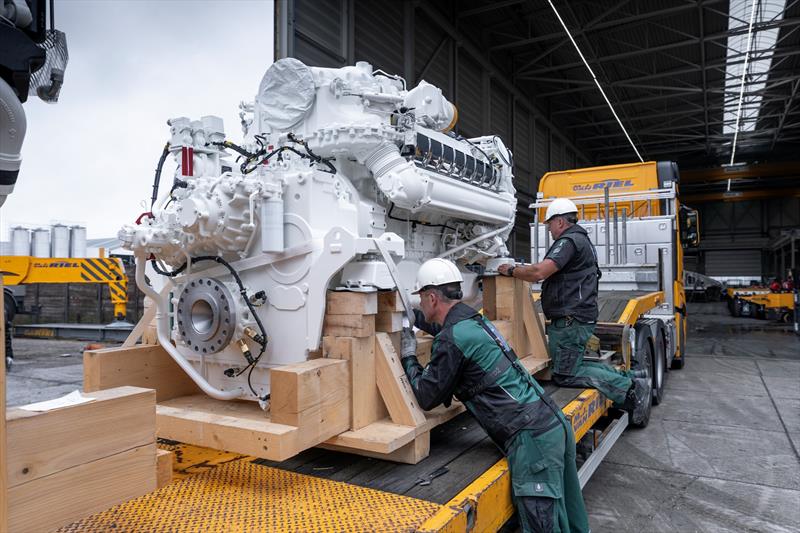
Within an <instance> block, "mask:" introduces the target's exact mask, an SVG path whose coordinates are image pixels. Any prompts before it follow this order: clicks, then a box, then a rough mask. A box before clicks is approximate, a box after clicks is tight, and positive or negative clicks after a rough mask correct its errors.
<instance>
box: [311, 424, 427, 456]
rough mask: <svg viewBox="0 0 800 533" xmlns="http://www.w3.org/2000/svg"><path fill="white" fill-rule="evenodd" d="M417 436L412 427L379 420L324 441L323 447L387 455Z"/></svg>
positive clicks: (349, 451)
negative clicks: (336, 447)
mask: <svg viewBox="0 0 800 533" xmlns="http://www.w3.org/2000/svg"><path fill="white" fill-rule="evenodd" d="M416 436H417V432H416V428H415V427H414V426H403V425H401V424H395V423H394V422H392V421H391V420H390V419H388V418H386V419H384V420H379V421H378V422H373V423H372V424H370V425H368V426H366V427H363V428H361V429H357V430H355V431H345V432H343V433H340V434H339V435H337V436H335V437H333V438H331V439H328V440H326V441H325V443H324V444H325V446H323V447H327V446H328V445H331V446H338V447H339V448H342V449H345V448H346V450H344V451H347V452H348V453H359V452H360V451H369V452H373V453H379V454H389V453H392V452H394V451H396V450H399V449H400V448H402V447H403V446H405V445H406V444H408V443H409V442H411V441H413V440H414V438H415V437H416Z"/></svg>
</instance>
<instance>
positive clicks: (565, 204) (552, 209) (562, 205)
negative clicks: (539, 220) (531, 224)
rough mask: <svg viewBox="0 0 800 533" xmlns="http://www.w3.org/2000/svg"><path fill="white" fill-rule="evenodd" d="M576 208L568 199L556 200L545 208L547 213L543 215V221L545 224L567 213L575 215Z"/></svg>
mask: <svg viewBox="0 0 800 533" xmlns="http://www.w3.org/2000/svg"><path fill="white" fill-rule="evenodd" d="M577 212H578V206H577V205H575V202H573V201H572V200H570V199H569V198H556V199H555V200H553V202H552V203H551V204H550V205H548V206H547V213H545V215H544V221H545V222H547V221H549V220H550V219H551V218H553V217H554V216H556V215H566V214H567V213H577Z"/></svg>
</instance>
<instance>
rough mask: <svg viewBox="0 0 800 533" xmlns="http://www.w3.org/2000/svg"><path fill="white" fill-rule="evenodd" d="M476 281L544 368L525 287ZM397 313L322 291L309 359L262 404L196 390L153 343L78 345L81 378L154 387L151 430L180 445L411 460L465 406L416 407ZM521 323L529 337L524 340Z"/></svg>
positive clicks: (355, 295)
mask: <svg viewBox="0 0 800 533" xmlns="http://www.w3.org/2000/svg"><path fill="white" fill-rule="evenodd" d="M507 279H508V280H509V281H511V282H512V283H513V282H514V280H511V279H510V278H507ZM484 283H485V285H487V286H488V287H489V290H488V291H487V293H486V296H485V297H484V299H485V301H489V302H490V304H491V305H490V308H491V313H492V315H493V317H497V318H499V320H498V321H497V324H498V327H499V328H500V330H501V331H503V332H504V333H505V334H507V335H508V336H509V339H513V340H512V345H514V346H515V347H516V346H517V345H518V346H520V347H523V349H522V350H518V351H519V353H520V354H524V356H523V364H525V365H526V367H528V368H529V369H530V370H531V371H533V372H536V371H540V370H542V369H543V368H545V367H546V364H547V361H546V358H545V357H543V356H546V348H544V341H543V338H544V337H543V334H542V333H541V327H540V325H539V324H538V320H537V318H536V314H535V313H534V310H533V305H532V300H531V299H530V291H529V290H528V292H527V294H523V292H522V291H524V290H526V289H527V287H526V286H525V285H522V284H520V285H518V286H514V287H512V290H511V291H510V292H509V291H508V290H507V287H506V283H507V282H506V281H502V280H499V279H498V280H497V281H495V279H494V278H491V279H487V280H486V281H485V282H484ZM520 283H522V282H520ZM517 289H518V290H517ZM515 290H516V292H515ZM487 298H488V300H487ZM509 298H510V299H509ZM526 306H527V308H529V309H528V311H525V309H526ZM488 309H489V308H487V310H488ZM402 318H403V307H402V302H401V300H400V298H399V296H398V295H397V293H396V292H380V293H377V292H372V293H359V292H338V291H330V292H329V293H328V298H327V307H326V315H325V321H324V325H323V333H322V342H321V346H320V349H319V350H318V351H317V352H315V353H313V354H311V358H310V359H309V360H308V361H305V362H303V363H298V364H292V365H286V366H282V367H280V368H277V369H273V370H272V372H271V376H270V383H271V390H270V406H269V409H268V411H266V412H265V411H262V410H261V408H260V407H259V406H258V405H257V404H256V403H255V402H250V401H232V402H225V401H218V400H214V399H212V398H209V397H207V396H205V395H203V394H202V393H201V392H200V391H199V389H198V388H197V386H196V385H195V384H194V383H193V382H192V381H191V380H190V379H189V378H188V377H187V376H186V375H185V374H184V373H183V372H182V371H181V370H180V368H179V367H178V366H177V364H176V363H174V361H172V359H171V358H170V356H169V355H168V354H167V353H166V352H165V351H164V350H163V349H162V348H161V347H160V346H158V345H137V346H130V347H124V348H112V349H106V350H95V351H87V352H86V353H85V354H84V384H85V385H84V386H85V388H86V390H87V391H92V390H101V389H105V388H108V387H114V386H119V385H122V384H128V385H136V386H146V387H151V388H154V389H156V391H157V399H158V405H157V408H156V410H157V433H158V436H159V437H163V438H168V439H172V440H177V441H181V442H185V443H188V444H195V445H199V446H207V447H210V448H216V449H222V450H227V451H232V452H237V453H243V454H248V455H253V456H256V457H261V458H265V459H270V460H274V461H282V460H285V459H288V458H290V457H292V456H294V455H296V454H298V453H300V452H302V451H303V450H306V449H308V448H310V447H314V446H320V447H324V448H327V449H333V450H338V451H344V452H348V453H355V454H360V455H366V456H369V457H376V458H381V459H387V460H392V461H397V462H403V463H411V464H415V463H417V462H419V461H420V460H422V459H424V458H425V457H427V455H428V453H429V450H430V431H431V429H433V428H434V427H436V426H437V425H439V424H442V423H444V422H446V421H447V420H450V419H451V418H453V417H454V416H456V415H457V414H459V413H461V412H462V411H463V410H464V407H463V406H462V405H461V404H460V403H458V402H455V403H454V404H453V405H451V406H450V407H449V408H444V407H439V408H437V409H434V410H432V411H427V412H426V411H423V410H422V409H421V408H420V406H419V404H418V403H417V400H416V398H415V396H414V393H413V390H412V389H411V386H410V384H409V382H408V378H407V377H406V375H405V372H404V370H403V368H402V366H401V364H400V357H399V355H398V353H399V343H400V331H401V329H402ZM526 318H528V319H529V320H527V321H526V320H525V319H526ZM526 328H527V329H526ZM536 328H539V329H536ZM137 329H138V330H139V331H145V330H144V328H138V327H137ZM529 330H530V331H533V332H534V334H535V335H538V337H537V338H536V339H533V340H530V339H528V336H529V333H528V331H529ZM148 337H150V338H152V336H151V335H148ZM126 344H130V343H126ZM431 344H432V338H430V337H424V336H423V337H421V338H420V340H419V343H418V348H417V350H418V355H419V357H420V360H421V361H422V362H423V364H424V363H425V362H427V360H429V359H430V349H431ZM536 350H539V351H536ZM542 350H543V351H542Z"/></svg>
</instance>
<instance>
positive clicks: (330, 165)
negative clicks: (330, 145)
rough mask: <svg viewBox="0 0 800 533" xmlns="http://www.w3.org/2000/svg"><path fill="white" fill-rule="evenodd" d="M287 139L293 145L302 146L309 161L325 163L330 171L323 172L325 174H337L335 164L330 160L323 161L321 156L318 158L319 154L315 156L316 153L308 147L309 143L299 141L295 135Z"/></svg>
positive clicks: (290, 134)
mask: <svg viewBox="0 0 800 533" xmlns="http://www.w3.org/2000/svg"><path fill="white" fill-rule="evenodd" d="M287 137H288V139H289V140H290V141H292V142H293V143H297V144H299V145H300V146H302V147H303V148H305V150H306V153H307V154H308V157H309V159H311V160H312V161H314V162H315V163H323V164H324V165H326V166H327V167H328V170H327V171H325V170H323V172H328V173H330V174H336V167H335V166H333V163H331V162H330V161H329V160H328V159H323V158H321V157H320V156H318V155H317V154H315V153H314V152H312V151H311V148H309V147H308V143H306V142H305V141H304V140H302V139H298V138H297V137H295V135H294V133H289V134H288V136H287ZM320 170H322V169H320Z"/></svg>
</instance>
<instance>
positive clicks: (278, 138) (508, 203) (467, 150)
mask: <svg viewBox="0 0 800 533" xmlns="http://www.w3.org/2000/svg"><path fill="white" fill-rule="evenodd" d="M240 107H241V113H240V116H241V117H242V127H243V130H244V141H243V142H242V143H241V144H234V143H233V142H231V141H230V140H226V135H225V132H224V128H223V124H222V120H221V119H220V118H217V117H213V116H206V117H202V118H201V119H200V120H190V119H188V118H184V117H181V118H174V119H171V120H170V121H168V124H169V126H170V134H171V137H170V141H169V144H168V145H167V146H166V147H165V151H164V156H163V157H162V160H161V162H160V165H159V168H160V167H161V165H163V162H164V159H165V158H166V157H167V156H168V155H172V156H173V157H174V158H175V160H176V162H177V163H178V168H177V170H176V175H175V178H174V182H173V186H172V190H171V191H170V194H169V197H168V198H167V199H166V202H165V204H164V205H163V206H162V207H160V208H156V209H153V213H148V214H147V216H143V217H140V221H139V222H140V223H139V224H137V225H128V226H125V227H123V229H122V230H120V232H119V237H120V239H122V241H123V243H124V245H125V246H126V247H127V248H129V249H131V250H133V251H134V253H135V255H136V258H137V273H136V281H137V284H138V286H139V287H140V288H141V289H142V290H143V291H144V292H145V293H146V294H147V295H148V296H149V297H151V298H152V299H153V300H154V301H155V304H156V306H157V309H158V314H157V326H158V338H159V342H160V344H161V345H162V346H164V348H165V349H166V350H167V351H168V352H169V353H170V355H171V356H172V357H173V358H174V359H175V360H176V362H178V364H180V365H181V367H182V368H183V369H184V370H185V371H186V372H187V373H188V374H189V375H190V376H191V377H192V378H193V379H194V380H195V381H196V382H197V383H198V385H200V386H201V388H202V389H203V390H204V391H205V392H206V393H207V394H209V395H211V396H213V397H215V398H219V399H234V398H242V399H251V400H256V399H262V400H263V399H264V398H266V397H267V395H268V394H269V390H270V389H269V369H270V368H273V367H276V366H280V365H285V364H289V363H297V362H302V361H304V360H306V359H307V357H308V354H309V352H310V351H314V350H317V349H318V347H319V345H320V340H321V332H322V323H323V317H324V313H325V301H326V293H327V291H328V290H329V289H334V290H335V289H344V290H354V291H375V290H393V289H396V288H397V289H400V291H401V293H402V295H403V296H404V297H405V298H404V299H405V301H406V302H408V301H409V292H408V291H409V290H410V288H411V287H412V284H413V280H414V278H415V276H416V272H417V269H418V268H419V265H420V264H421V263H422V262H423V261H425V260H427V259H430V258H432V257H446V258H449V259H452V260H453V261H455V262H456V264H458V265H459V268H461V269H462V270H463V273H464V279H465V283H464V293H465V299H466V300H467V301H470V300H471V301H472V302H477V301H478V300H479V298H480V296H479V294H478V289H477V274H476V273H475V272H476V270H479V268H475V267H474V266H471V267H470V268H467V265H479V266H483V265H486V263H487V261H490V260H493V259H494V258H497V257H503V256H506V255H508V250H507V249H506V246H505V241H506V239H507V237H508V234H509V232H510V231H511V229H512V227H513V223H514V216H515V210H516V203H517V202H516V198H515V189H514V186H513V175H512V156H511V152H510V151H509V150H508V149H507V148H506V147H505V146H504V144H503V142H502V140H501V139H500V138H499V137H497V136H494V135H488V136H484V137H478V138H472V139H465V138H461V137H459V136H457V135H455V134H453V133H452V132H451V129H452V128H453V126H454V125H455V123H456V120H457V111H456V108H455V106H453V104H451V103H450V102H449V101H447V99H446V98H444V96H443V95H442V92H441V90H440V89H438V88H437V87H434V86H433V85H430V84H428V83H426V82H424V81H422V82H420V83H419V85H417V86H416V87H414V88H412V89H410V90H408V89H407V88H406V87H405V81H404V80H402V78H400V77H398V76H392V75H388V74H386V73H384V72H382V71H380V70H373V67H372V66H371V65H369V64H368V63H364V62H360V63H357V64H356V65H355V66H348V67H344V68H339V69H330V68H315V67H307V66H306V65H304V64H303V63H301V62H300V61H298V60H296V59H282V60H279V61H277V62H275V63H274V64H273V65H272V66H271V67H270V68H269V69H268V70H267V72H266V74H265V75H264V78H263V80H262V81H261V85H260V87H259V90H258V94H257V96H256V98H255V101H254V102H252V103H242V104H241V106H240ZM159 172H160V171H159ZM154 200H155V194H154ZM148 262H149V264H150V266H148V271H147V275H148V276H149V277H150V281H151V282H152V283H148V280H147V278H146V276H145V265H146V264H147V263H148ZM150 268H152V270H150ZM154 277H155V278H156V279H153V278H154ZM154 287H160V290H157V289H154Z"/></svg>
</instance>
